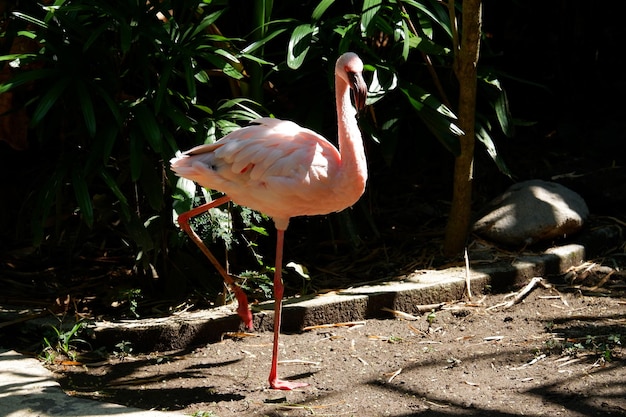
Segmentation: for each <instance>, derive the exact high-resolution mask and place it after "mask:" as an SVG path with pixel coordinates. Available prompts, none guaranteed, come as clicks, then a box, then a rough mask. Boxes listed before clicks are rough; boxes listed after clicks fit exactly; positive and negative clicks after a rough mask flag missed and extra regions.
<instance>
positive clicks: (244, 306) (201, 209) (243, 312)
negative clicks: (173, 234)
mask: <svg viewBox="0 0 626 417" xmlns="http://www.w3.org/2000/svg"><path fill="white" fill-rule="evenodd" d="M228 201H230V197H228V196H224V197H220V198H218V199H216V200H213V201H211V202H209V203H206V204H203V205H201V206H198V207H195V208H193V209H191V210H189V211H187V212H185V213H182V214H181V215H179V216H178V225H179V226H180V228H181V229H182V230H184V231H185V233H187V235H189V237H190V238H191V240H193V242H194V243H195V244H196V245H197V246H198V248H200V250H201V251H202V253H204V254H205V256H206V257H207V258H209V261H211V263H212V264H213V266H214V267H215V268H216V269H217V271H218V272H219V273H220V275H221V276H222V278H223V279H224V283H225V284H226V285H227V286H228V287H229V288H230V289H231V291H233V292H234V293H235V297H236V298H237V314H239V317H241V320H242V321H243V323H244V325H245V326H246V328H247V329H249V330H252V329H253V328H254V325H253V324H252V312H251V311H250V307H249V306H248V297H247V296H246V293H244V292H243V290H242V289H241V287H240V286H239V285H238V284H237V283H236V282H235V280H233V278H232V277H231V276H230V275H229V274H228V272H226V270H225V269H224V267H222V265H221V264H220V263H219V261H218V260H217V259H216V258H215V256H214V255H213V254H212V253H211V251H210V250H209V248H207V247H206V245H205V244H204V242H203V241H202V239H200V236H198V234H197V233H196V232H195V231H194V230H193V229H192V228H191V226H190V225H189V219H191V218H193V217H196V216H197V215H199V214H202V213H205V212H207V211H209V210H210V209H212V208H214V207H218V206H221V205H222V204H224V203H227V202H228Z"/></svg>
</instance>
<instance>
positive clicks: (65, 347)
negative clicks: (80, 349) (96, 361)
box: [40, 320, 91, 363]
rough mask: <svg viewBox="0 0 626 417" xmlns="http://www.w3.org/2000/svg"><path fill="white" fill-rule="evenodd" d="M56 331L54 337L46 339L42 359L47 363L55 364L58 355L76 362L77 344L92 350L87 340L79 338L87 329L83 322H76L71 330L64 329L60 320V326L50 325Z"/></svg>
mask: <svg viewBox="0 0 626 417" xmlns="http://www.w3.org/2000/svg"><path fill="white" fill-rule="evenodd" d="M50 327H51V328H52V330H53V331H54V335H53V336H52V337H44V339H43V343H44V348H43V351H42V353H41V354H40V357H42V358H44V361H45V362H47V363H52V362H54V360H55V358H56V357H57V356H58V355H63V356H65V357H66V358H69V359H70V360H72V361H75V360H76V355H77V344H83V345H85V346H87V347H88V348H89V349H91V345H90V344H89V342H87V341H86V340H85V339H81V338H80V337H79V335H80V333H81V332H83V330H84V329H85V327H86V323H85V322H83V321H79V322H76V323H75V324H74V325H73V326H72V327H71V328H70V329H69V330H64V329H63V320H60V322H59V325H58V326H52V325H50Z"/></svg>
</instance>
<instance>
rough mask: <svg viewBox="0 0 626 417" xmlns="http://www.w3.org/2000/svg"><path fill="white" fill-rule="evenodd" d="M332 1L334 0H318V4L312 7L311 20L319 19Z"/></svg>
mask: <svg viewBox="0 0 626 417" xmlns="http://www.w3.org/2000/svg"><path fill="white" fill-rule="evenodd" d="M334 2H335V0H322V1H320V2H319V4H318V5H317V6H315V9H313V13H312V14H311V20H313V22H317V21H318V20H320V19H321V18H322V15H323V14H324V12H325V11H326V9H328V8H329V7H330V6H331V5H332V4H333V3H334Z"/></svg>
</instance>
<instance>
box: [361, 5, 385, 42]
mask: <svg viewBox="0 0 626 417" xmlns="http://www.w3.org/2000/svg"><path fill="white" fill-rule="evenodd" d="M381 5H382V0H365V1H363V9H362V10H363V13H362V14H361V33H363V35H364V36H367V33H368V32H367V31H368V29H369V27H370V24H371V23H372V21H373V20H374V18H375V17H376V14H378V11H379V10H380V8H381Z"/></svg>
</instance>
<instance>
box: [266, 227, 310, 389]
mask: <svg viewBox="0 0 626 417" xmlns="http://www.w3.org/2000/svg"><path fill="white" fill-rule="evenodd" d="M284 238H285V231H284V230H277V233H276V265H275V268H274V344H273V347H272V367H271V369H270V376H269V383H270V387H271V388H274V389H282V390H292V389H294V388H300V387H306V386H308V385H309V384H307V383H304V382H291V381H284V380H282V379H278V376H277V373H278V372H277V368H278V336H279V335H280V323H281V314H282V307H283V293H284V290H285V287H284V285H283V277H282V264H283V242H284Z"/></svg>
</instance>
